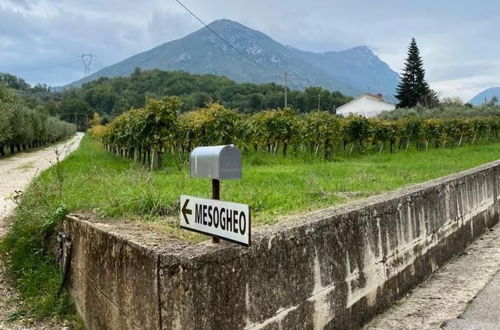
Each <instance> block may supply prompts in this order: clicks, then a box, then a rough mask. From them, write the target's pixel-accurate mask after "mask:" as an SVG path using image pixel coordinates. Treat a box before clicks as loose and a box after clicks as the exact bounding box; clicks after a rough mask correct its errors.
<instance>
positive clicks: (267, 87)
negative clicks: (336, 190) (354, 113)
mask: <svg viewBox="0 0 500 330" xmlns="http://www.w3.org/2000/svg"><path fill="white" fill-rule="evenodd" d="M164 96H179V97H180V99H181V101H182V109H181V111H182V112H185V111H188V110H192V109H194V108H197V107H203V106H205V105H206V104H208V103H209V102H212V101H215V102H219V103H220V104H222V105H224V106H225V107H228V108H231V109H235V110H237V111H238V112H243V113H254V112H257V111H260V110H263V109H271V108H280V107H283V106H284V99H285V94H284V89H283V86H281V85H277V84H274V83H267V84H250V83H236V82H234V81H232V80H230V79H228V78H225V77H221V76H216V75H209V74H205V75H194V74H189V73H186V72H182V71H173V72H167V71H160V70H152V71H141V70H140V69H136V70H135V71H134V72H133V73H132V75H130V76H129V77H118V78H100V79H98V80H96V81H93V82H90V83H87V84H84V85H83V86H82V87H81V88H77V89H76V88H73V89H70V90H67V91H64V92H63V93H62V96H61V97H62V100H61V103H60V104H59V106H58V110H59V111H60V112H61V113H68V114H69V113H75V112H82V113H87V114H89V113H91V112H93V111H96V112H99V113H100V114H103V115H104V116H105V117H114V116H115V115H117V114H120V113H122V112H123V111H126V110H129V109H130V108H133V107H135V108H138V107H142V106H144V105H145V103H146V99H147V98H149V97H164ZM318 96H319V98H320V100H319V101H320V107H321V110H327V111H331V110H333V109H335V108H336V107H338V106H340V105H342V104H344V103H346V102H348V101H349V100H351V99H352V98H351V97H349V96H345V95H343V94H342V93H340V92H335V91H334V92H331V91H329V90H327V89H324V88H321V87H309V88H306V89H305V90H304V91H299V90H289V91H288V106H290V107H292V108H294V109H296V110H297V111H299V112H309V111H311V110H314V109H317V108H318Z"/></svg>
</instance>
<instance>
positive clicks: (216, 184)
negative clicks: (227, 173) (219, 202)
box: [212, 179, 220, 243]
mask: <svg viewBox="0 0 500 330" xmlns="http://www.w3.org/2000/svg"><path fill="white" fill-rule="evenodd" d="M212 199H220V181H219V180H218V179H212ZM219 242H220V240H219V238H218V237H217V236H212V243H219Z"/></svg>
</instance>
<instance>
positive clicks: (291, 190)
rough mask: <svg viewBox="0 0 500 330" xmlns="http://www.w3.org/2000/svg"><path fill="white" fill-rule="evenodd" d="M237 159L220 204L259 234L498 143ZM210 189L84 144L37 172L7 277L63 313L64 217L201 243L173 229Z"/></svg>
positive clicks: (481, 154)
mask: <svg viewBox="0 0 500 330" xmlns="http://www.w3.org/2000/svg"><path fill="white" fill-rule="evenodd" d="M243 157H244V164H243V179H242V180H237V181H224V182H223V183H222V185H221V199H225V200H229V201H234V202H241V203H248V204H250V206H251V208H252V212H253V224H254V225H262V224H272V223H275V222H277V221H280V218H282V216H283V215H289V214H296V213H302V212H306V211H309V210H312V209H319V208H322V207H326V206H330V205H335V204H340V203H342V202H346V201H348V200H352V199H357V198H362V197H365V196H370V195H374V194H377V193H380V192H384V191H388V190H393V189H396V188H399V187H403V186H407V185H410V184H413V183H417V182H423V181H426V180H429V179H432V178H436V177H439V176H443V175H447V174H451V173H453V172H457V171H460V170H464V169H467V168H471V167H474V166H477V165H480V164H482V163H486V162H489V161H493V160H496V159H498V158H500V143H495V144H488V145H476V146H462V147H460V148H456V149H432V150H429V151H407V152H398V153H394V154H381V155H378V154H376V155H360V156H356V157H349V158H346V159H335V160H333V161H328V162H327V161H319V160H308V159H307V158H306V156H304V155H302V156H297V157H288V158H284V157H282V156H272V155H268V154H265V153H251V154H244V155H243ZM186 165H187V164H186ZM210 189H211V185H210V181H209V180H203V179H191V178H189V176H188V174H187V166H184V167H183V168H182V169H179V168H176V167H174V166H167V167H166V168H165V169H163V170H160V171H155V172H150V171H148V170H145V169H144V168H142V167H141V166H140V165H137V164H136V163H133V162H131V161H129V160H127V159H125V158H121V157H119V156H116V155H114V154H112V153H110V152H107V151H105V150H104V149H103V148H102V147H101V145H100V144H98V143H97V142H96V141H94V140H93V139H92V138H90V137H89V136H85V137H84V138H83V140H82V144H81V146H80V148H79V149H78V150H77V151H76V152H74V153H73V154H72V155H70V156H69V157H68V158H66V159H65V160H64V161H63V162H62V163H61V164H59V165H56V166H54V167H53V168H51V169H49V170H48V171H46V172H44V173H43V174H42V175H41V176H40V177H38V178H37V179H36V180H35V181H34V182H33V183H32V185H31V186H30V187H29V189H28V190H27V191H26V192H25V194H24V196H23V198H22V200H21V202H20V204H19V207H18V209H17V211H16V214H15V219H14V226H13V228H12V230H11V232H10V233H9V235H8V237H7V239H6V240H5V241H4V242H3V248H2V250H3V251H6V252H8V253H9V254H10V256H11V258H10V268H11V270H12V272H13V274H14V277H15V278H17V284H18V287H19V288H20V290H21V292H22V293H23V295H24V296H25V297H26V298H27V301H28V302H29V306H31V307H30V308H32V312H33V313H35V314H38V315H42V316H47V315H59V314H60V313H69V312H68V311H71V307H70V302H69V300H68V299H67V297H65V295H63V296H62V297H56V294H55V293H56V292H57V290H58V287H59V283H60V274H59V273H58V270H57V268H56V266H55V265H54V263H53V261H52V259H51V257H50V254H48V253H46V251H45V246H44V242H46V240H47V237H49V236H50V234H51V231H52V229H53V228H54V225H55V224H56V223H57V222H58V221H59V220H60V219H61V218H62V216H63V215H64V214H66V213H67V212H70V211H76V210H90V211H93V212H95V213H97V214H98V215H99V216H101V217H102V218H104V219H110V221H113V219H120V218H127V219H136V220H138V221H146V222H148V223H149V225H152V226H155V227H158V228H159V229H160V230H164V231H166V232H167V233H168V234H170V235H172V236H176V237H180V238H184V239H188V240H191V241H198V240H202V239H206V236H202V235H198V234H193V233H190V232H187V231H181V230H180V229H179V228H178V219H177V214H178V200H179V195H181V194H189V195H195V196H200V197H210Z"/></svg>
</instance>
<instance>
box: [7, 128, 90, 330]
mask: <svg viewBox="0 0 500 330" xmlns="http://www.w3.org/2000/svg"><path fill="white" fill-rule="evenodd" d="M82 137H83V133H77V135H76V136H74V137H73V138H71V139H70V140H68V141H66V142H63V143H59V144H57V145H54V146H51V147H48V148H44V149H41V150H38V151H34V152H25V153H20V154H18V155H14V156H11V157H8V158H6V159H0V239H1V238H2V236H3V235H5V234H6V233H7V230H8V227H9V221H8V217H9V215H10V214H11V213H12V211H13V210H14V208H15V203H14V201H13V199H12V197H13V196H15V195H16V191H23V190H24V189H25V188H26V187H27V186H28V184H29V183H30V182H31V180H33V178H34V177H36V176H37V175H38V174H39V173H41V172H42V171H43V170H45V169H47V168H48V167H50V166H51V165H53V164H54V163H56V161H57V156H56V150H57V151H58V154H59V160H62V159H63V158H65V157H66V156H67V155H68V154H69V153H71V152H72V151H73V150H75V149H76V148H78V146H79V145H80V141H81V139H82ZM18 305H19V297H18V295H17V293H16V291H15V290H14V289H13V288H12V287H11V286H10V285H9V283H8V281H7V277H6V274H5V265H4V264H3V262H2V261H1V260H0V330H4V329H9V330H10V329H12V330H17V329H61V328H64V326H63V325H60V324H54V323H43V324H42V323H33V322H31V321H30V320H26V319H22V318H21V319H18V320H15V321H11V320H12V319H13V318H15V317H14V316H15V312H16V310H17V306H18Z"/></svg>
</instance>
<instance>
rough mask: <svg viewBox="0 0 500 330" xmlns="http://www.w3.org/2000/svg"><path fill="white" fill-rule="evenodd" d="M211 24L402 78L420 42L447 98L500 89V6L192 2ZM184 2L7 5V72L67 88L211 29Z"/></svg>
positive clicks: (56, 0)
mask: <svg viewBox="0 0 500 330" xmlns="http://www.w3.org/2000/svg"><path fill="white" fill-rule="evenodd" d="M183 3H184V4H185V5H186V6H187V7H188V8H190V9H191V10H192V11H194V12H195V13H196V14H197V15H198V16H200V17H201V18H202V19H203V20H204V21H205V22H207V23H209V22H211V21H213V20H216V19H220V18H228V19H232V20H235V21H238V22H240V23H242V24H244V25H247V26H249V27H251V28H253V29H256V30H259V31H261V32H263V33H265V34H267V35H269V36H271V37H272V38H273V39H275V40H277V41H279V42H281V43H282V44H286V45H290V46H293V47H296V48H300V49H303V50H310V51H317V52H321V51H331V50H343V49H347V48H350V47H355V46H360V45H365V46H368V47H370V48H371V49H372V50H373V51H374V52H375V54H377V55H378V56H379V57H380V58H381V59H382V60H383V61H385V62H386V63H388V64H389V66H390V67H391V68H392V69H393V70H394V71H396V72H401V69H402V67H403V64H404V60H405V58H406V52H407V47H408V45H409V43H410V41H411V38H412V37H415V38H416V40H417V43H418V46H419V48H420V52H421V55H422V58H423V61H424V65H425V68H426V72H427V75H426V78H427V80H428V81H429V83H430V85H431V87H432V88H434V89H435V90H436V91H438V93H439V95H440V97H460V98H462V99H463V100H465V101H468V100H469V99H470V98H472V97H473V96H474V95H475V94H477V93H479V92H480V91H482V90H484V89H486V88H489V87H494V86H500V56H499V54H500V42H499V41H500V40H499V39H500V34H499V32H498V31H500V20H499V19H498V15H499V14H500V1H494V0H479V1H467V0H382V1H373V0H310V1H303V0H302V1H298V0H287V1H284V0H282V1H269V0H252V1H248V0H232V1H228V0H210V1H206V0H183ZM201 27H202V26H201V25H200V23H199V22H197V21H196V20H195V19H194V18H193V17H192V16H190V15H189V13H187V12H186V11H185V10H184V9H183V8H182V7H181V6H179V4H178V3H177V2H176V1H175V0H106V1H102V0H85V1H82V0H0V72H9V73H12V74H15V75H18V76H20V77H22V78H24V79H25V80H27V81H28V82H29V83H31V84H35V83H45V84H47V85H50V86H60V85H65V84H67V83H70V82H72V81H75V80H77V79H80V78H82V77H83V72H84V71H83V65H82V63H81V60H80V58H78V56H79V55H81V54H84V53H85V54H87V53H92V54H95V55H96V56H97V58H96V59H95V60H94V62H93V63H92V67H91V71H92V72H94V71H97V70H99V69H100V68H103V67H106V66H108V65H111V64H114V63H116V62H118V61H120V60H123V59H125V58H127V57H129V56H131V55H134V54H137V53H139V52H143V51H145V50H148V49H150V48H153V47H155V46H157V45H159V44H161V43H164V42H168V41H171V40H174V39H179V38H182V37H183V36H185V35H187V34H189V33H191V32H193V31H195V30H197V29H199V28H201Z"/></svg>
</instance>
